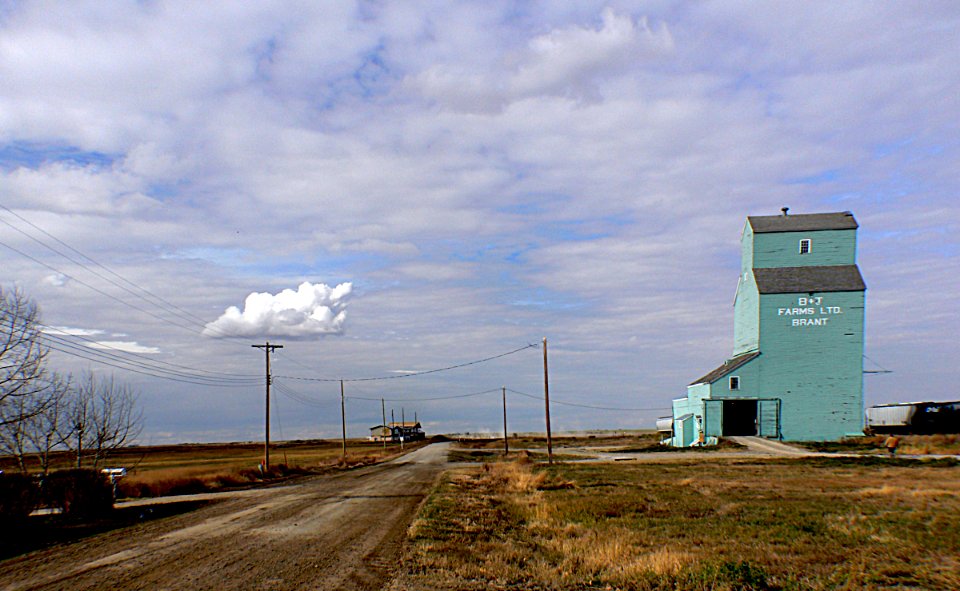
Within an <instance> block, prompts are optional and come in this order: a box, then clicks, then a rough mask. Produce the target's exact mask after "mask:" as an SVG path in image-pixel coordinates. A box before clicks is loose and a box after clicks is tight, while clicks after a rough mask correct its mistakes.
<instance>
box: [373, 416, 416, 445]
mask: <svg viewBox="0 0 960 591" xmlns="http://www.w3.org/2000/svg"><path fill="white" fill-rule="evenodd" d="M401 437H402V438H403V441H419V440H421V439H424V438H425V437H426V434H425V433H424V432H423V429H421V427H420V422H419V421H414V422H410V421H406V422H395V423H389V424H387V425H377V426H376V427H370V441H384V440H387V441H395V442H398V441H400V438H401Z"/></svg>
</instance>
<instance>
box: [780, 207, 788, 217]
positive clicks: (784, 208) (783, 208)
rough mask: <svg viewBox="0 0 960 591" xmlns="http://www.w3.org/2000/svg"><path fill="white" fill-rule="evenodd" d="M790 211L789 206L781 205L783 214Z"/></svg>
mask: <svg viewBox="0 0 960 591" xmlns="http://www.w3.org/2000/svg"><path fill="white" fill-rule="evenodd" d="M788 211H790V208H789V207H781V208H780V212H781V213H782V214H783V215H787V212H788Z"/></svg>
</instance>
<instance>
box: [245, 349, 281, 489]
mask: <svg viewBox="0 0 960 591" xmlns="http://www.w3.org/2000/svg"><path fill="white" fill-rule="evenodd" d="M250 346H251V347H253V348H255V349H263V352H264V354H265V355H266V358H267V410H266V413H265V414H266V420H265V422H264V430H263V431H264V438H263V470H264V472H266V471H267V470H269V469H270V381H271V377H270V353H272V352H273V350H274V349H283V345H271V344H270V341H267V343H266V344H265V345H250Z"/></svg>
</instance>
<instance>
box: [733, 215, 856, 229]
mask: <svg viewBox="0 0 960 591" xmlns="http://www.w3.org/2000/svg"><path fill="white" fill-rule="evenodd" d="M747 222H749V224H750V227H751V228H753V233H754V234H768V233H771V232H811V231H814V230H856V229H857V227H858V224H857V220H855V219H854V218H853V214H852V213H850V212H849V211H844V212H839V213H805V214H797V215H751V216H748V217H747Z"/></svg>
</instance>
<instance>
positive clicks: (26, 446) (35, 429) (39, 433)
mask: <svg viewBox="0 0 960 591" xmlns="http://www.w3.org/2000/svg"><path fill="white" fill-rule="evenodd" d="M69 394H70V381H69V379H65V378H63V377H61V376H60V375H59V374H52V375H50V376H49V377H48V376H43V377H42V378H41V379H39V380H38V382H37V385H35V386H34V387H32V388H31V393H30V394H29V395H25V396H15V397H12V398H11V399H9V400H8V401H7V403H6V404H4V405H3V407H2V409H0V411H2V414H0V419H2V420H0V452H4V453H6V454H8V455H11V456H13V457H14V458H15V459H16V461H17V466H18V467H19V468H20V471H21V472H24V473H25V472H27V457H28V456H31V455H36V457H37V460H38V462H39V463H40V469H41V470H42V472H43V473H44V474H46V473H47V472H48V471H49V468H50V454H51V453H52V452H53V451H54V450H55V449H56V448H57V447H59V446H60V445H61V444H62V443H63V439H62V437H61V436H60V429H59V422H60V420H61V417H62V414H63V410H64V408H65V404H64V403H65V401H66V398H67V396H68V395H69Z"/></svg>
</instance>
